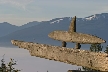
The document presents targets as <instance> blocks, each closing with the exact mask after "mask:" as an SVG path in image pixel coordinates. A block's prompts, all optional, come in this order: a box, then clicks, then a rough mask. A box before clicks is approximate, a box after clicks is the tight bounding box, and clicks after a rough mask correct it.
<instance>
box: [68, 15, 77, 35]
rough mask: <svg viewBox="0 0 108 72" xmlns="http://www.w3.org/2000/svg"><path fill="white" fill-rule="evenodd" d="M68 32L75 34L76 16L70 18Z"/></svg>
mask: <svg viewBox="0 0 108 72" xmlns="http://www.w3.org/2000/svg"><path fill="white" fill-rule="evenodd" d="M68 32H69V33H72V32H76V16H75V17H74V18H72V21H71V23H70V26H69V31H68Z"/></svg>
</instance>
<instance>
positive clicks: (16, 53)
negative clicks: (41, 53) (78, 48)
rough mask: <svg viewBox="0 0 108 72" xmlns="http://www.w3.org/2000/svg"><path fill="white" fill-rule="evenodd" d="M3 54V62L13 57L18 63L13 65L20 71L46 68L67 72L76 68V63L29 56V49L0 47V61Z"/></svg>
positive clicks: (34, 70) (44, 69) (27, 71)
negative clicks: (71, 63)
mask: <svg viewBox="0 0 108 72" xmlns="http://www.w3.org/2000/svg"><path fill="white" fill-rule="evenodd" d="M4 54H5V56H4V59H5V61H6V62H5V63H6V64H7V63H8V62H9V61H10V58H13V59H15V61H17V64H18V65H16V66H14V67H15V68H16V69H22V71H21V72H37V71H38V72H47V70H48V71H49V72H67V71H68V70H72V69H73V70H76V69H78V67H77V66H76V65H75V66H73V65H70V64H66V63H62V62H58V61H53V60H48V59H44V58H39V57H35V56H30V54H29V51H28V50H25V49H20V48H5V47H0V61H1V59H2V58H3V55H4ZM0 64H1V62H0Z"/></svg>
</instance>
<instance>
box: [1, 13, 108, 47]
mask: <svg viewBox="0 0 108 72" xmlns="http://www.w3.org/2000/svg"><path fill="white" fill-rule="evenodd" d="M71 20H72V17H62V18H55V19H52V20H49V21H42V22H40V23H39V24H37V25H34V26H29V27H27V28H23V29H20V30H17V31H15V32H12V33H10V34H8V35H6V36H3V37H0V46H2V45H3V44H4V45H5V46H6V44H7V45H8V44H10V45H11V43H10V40H12V39H17V40H24V41H30V42H39V43H44V44H52V45H60V44H61V42H59V41H55V40H53V39H50V38H49V37H48V34H49V33H50V32H52V31H54V30H68V28H69V25H70V22H71ZM31 23H32V22H30V24H31ZM76 23H77V24H76V27H77V30H76V31H77V32H81V33H87V34H93V35H97V36H99V37H101V38H103V39H105V40H106V41H108V13H102V14H95V15H91V16H88V17H84V18H78V17H77V20H76ZM30 24H29V25H30ZM68 45H69V44H68ZM70 46H71V44H70Z"/></svg>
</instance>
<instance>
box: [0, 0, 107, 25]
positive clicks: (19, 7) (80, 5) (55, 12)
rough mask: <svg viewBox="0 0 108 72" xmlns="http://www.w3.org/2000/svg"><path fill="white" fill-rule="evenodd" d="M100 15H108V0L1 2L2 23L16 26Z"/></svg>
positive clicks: (5, 0) (2, 0) (21, 0)
mask: <svg viewBox="0 0 108 72" xmlns="http://www.w3.org/2000/svg"><path fill="white" fill-rule="evenodd" d="M100 13H108V0H0V23H1V22H9V23H11V24H14V25H22V24H26V23H28V22H31V21H45V20H50V19H52V18H57V17H73V16H75V15H76V16H77V17H82V18H84V17H86V16H89V15H92V14H100Z"/></svg>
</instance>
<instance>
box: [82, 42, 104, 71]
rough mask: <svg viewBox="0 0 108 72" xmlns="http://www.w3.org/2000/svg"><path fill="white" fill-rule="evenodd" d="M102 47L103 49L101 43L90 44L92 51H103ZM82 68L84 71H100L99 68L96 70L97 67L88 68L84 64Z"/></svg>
mask: <svg viewBox="0 0 108 72" xmlns="http://www.w3.org/2000/svg"><path fill="white" fill-rule="evenodd" d="M102 49H103V46H101V44H91V46H90V51H92V52H100V51H102ZM82 69H83V70H84V71H98V72H99V70H95V69H91V68H87V67H83V66H82Z"/></svg>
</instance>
